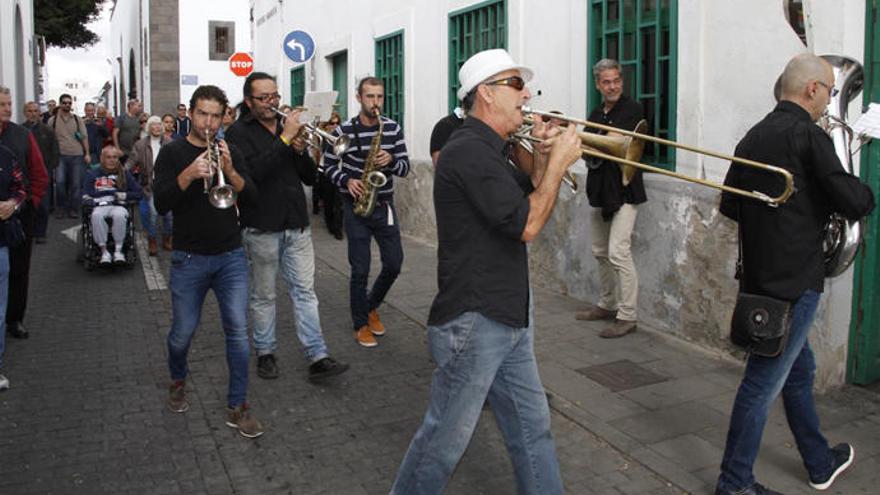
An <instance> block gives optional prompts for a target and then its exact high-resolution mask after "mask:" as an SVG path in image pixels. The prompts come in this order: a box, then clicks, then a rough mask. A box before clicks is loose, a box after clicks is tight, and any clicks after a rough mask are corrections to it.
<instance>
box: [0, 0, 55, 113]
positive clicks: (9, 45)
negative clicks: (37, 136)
mask: <svg viewBox="0 0 880 495" xmlns="http://www.w3.org/2000/svg"><path fill="white" fill-rule="evenodd" d="M44 60H45V44H44V43H43V41H42V38H39V37H37V36H34V6H33V0H6V1H3V2H0V84H2V85H3V86H6V87H8V88H9V89H10V90H11V91H12V120H13V121H14V122H19V121H21V120H22V117H23V115H22V109H23V107H24V103H25V102H26V101H30V100H37V97H38V96H39V95H40V94H41V91H40V85H41V84H42V79H43V61H44Z"/></svg>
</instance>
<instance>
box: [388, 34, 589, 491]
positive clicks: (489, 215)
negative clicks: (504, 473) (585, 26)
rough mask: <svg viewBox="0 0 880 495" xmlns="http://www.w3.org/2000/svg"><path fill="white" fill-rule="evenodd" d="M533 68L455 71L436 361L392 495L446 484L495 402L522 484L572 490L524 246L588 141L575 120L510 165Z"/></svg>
mask: <svg viewBox="0 0 880 495" xmlns="http://www.w3.org/2000/svg"><path fill="white" fill-rule="evenodd" d="M531 77H532V71H531V70H530V69H528V68H526V67H523V66H521V65H518V64H517V63H515V62H514V61H513V59H512V58H511V57H510V55H509V54H508V53H507V52H506V51H504V50H500V49H495V50H487V51H483V52H480V53H477V54H476V55H474V56H473V57H471V58H470V59H468V60H467V62H465V63H464V65H462V67H461V70H460V71H459V73H458V78H459V82H460V84H461V87H460V89H459V91H458V96H459V98H460V99H462V100H463V104H462V108H463V109H464V110H465V112H466V113H467V118H466V119H465V120H464V123H463V124H462V126H461V128H459V129H458V130H457V131H456V132H455V133H454V134H452V136H451V137H450V139H449V141H448V142H447V143H446V146H444V148H443V152H442V153H441V154H440V160H439V162H438V164H437V168H436V176H435V179H434V209H435V212H436V215H437V240H438V250H437V255H438V263H437V281H438V288H439V291H438V294H437V296H436V298H435V299H434V303H433V305H432V306H431V311H430V315H429V316H428V346H429V349H430V352H431V355H432V357H433V359H434V361H435V362H436V363H437V369H436V370H435V371H434V375H433V378H432V382H431V397H430V404H429V405H428V410H427V413H426V414H425V418H424V421H423V423H422V425H421V427H420V428H419V430H418V431H417V432H416V434H415V437H414V438H413V440H412V442H411V443H410V446H409V450H408V451H407V453H406V456H405V457H404V459H403V462H402V463H401V466H400V470H399V472H398V474H397V479H396V480H395V482H394V486H393V487H392V489H391V493H393V494H439V493H441V492H442V491H443V489H444V487H445V486H446V484H447V482H448V481H449V477H450V476H451V475H452V472H453V471H454V469H455V466H456V464H457V463H458V461H459V459H460V458H461V456H462V454H463V453H464V451H465V449H466V448H467V445H468V443H469V442H470V438H471V436H472V435H473V432H474V428H475V427H476V425H477V421H478V420H479V417H480V412H481V410H482V407H483V403H484V402H485V401H486V400H488V401H489V403H490V404H491V406H492V412H493V413H494V414H495V418H496V422H497V423H498V426H499V428H500V429H501V431H502V433H503V435H504V439H505V442H506V443H507V447H508V452H510V456H511V460H512V462H513V466H514V470H515V474H516V484H517V489H518V492H519V493H520V494H542V495H555V494H561V493H563V492H564V489H563V486H562V478H561V476H560V473H559V461H558V459H557V456H556V446H555V441H554V439H553V434H552V433H551V431H550V409H549V407H548V404H547V397H546V395H545V394H544V387H543V385H542V384H541V380H540V377H539V376H538V368H537V364H536V362H535V353H534V347H533V345H534V344H533V328H534V318H533V317H534V314H533V310H534V303H533V301H532V298H531V293H530V292H531V291H530V290H529V276H528V273H529V266H528V252H527V249H526V243H527V242H529V241H531V240H533V239H534V238H535V237H536V236H537V235H538V234H539V233H540V232H541V229H543V227H544V225H545V224H546V222H547V220H548V219H549V218H550V214H551V213H552V211H553V207H554V206H555V204H556V198H557V196H558V194H559V185H560V182H561V181H562V176H563V174H564V173H565V171H566V170H567V169H568V167H569V166H571V164H573V163H574V162H575V161H577V160H578V158H580V156H581V149H580V139H579V138H578V137H577V135H576V134H575V129H574V126H571V127H570V129H567V130H566V131H565V132H564V133H559V131H558V130H555V131H554V132H556V133H557V135H556V137H554V138H552V139H550V140H549V141H548V142H546V143H544V144H542V145H539V146H536V153H535V154H534V156H533V159H532V160H531V161H530V164H529V167H528V169H529V172H530V173H529V174H528V175H526V173H525V172H524V171H522V170H520V169H516V168H513V167H511V166H510V165H508V161H507V160H508V154H509V152H510V146H509V145H508V139H509V138H510V136H511V135H512V134H513V133H514V132H515V131H516V130H517V129H518V128H519V127H520V125H522V121H523V115H522V106H523V105H524V104H525V103H526V102H527V101H528V100H529V98H530V97H531V93H530V92H529V90H528V89H527V88H526V87H525V83H526V81H528V80H529V79H531ZM534 134H535V137H538V138H542V139H547V138H548V137H549V135H550V131H549V130H548V127H547V125H546V124H544V123H538V124H536V126H535V130H534Z"/></svg>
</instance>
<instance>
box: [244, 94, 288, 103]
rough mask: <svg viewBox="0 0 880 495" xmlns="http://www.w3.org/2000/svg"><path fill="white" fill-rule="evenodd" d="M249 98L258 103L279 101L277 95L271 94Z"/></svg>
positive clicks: (279, 96) (278, 95) (279, 97)
mask: <svg viewBox="0 0 880 495" xmlns="http://www.w3.org/2000/svg"><path fill="white" fill-rule="evenodd" d="M251 98H253V99H255V100H257V101H259V102H260V103H266V102H267V101H272V100H280V99H281V95H280V94H278V93H272V94H270V95H260V96H257V95H252V96H251Z"/></svg>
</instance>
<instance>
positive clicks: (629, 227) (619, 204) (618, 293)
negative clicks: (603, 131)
mask: <svg viewBox="0 0 880 495" xmlns="http://www.w3.org/2000/svg"><path fill="white" fill-rule="evenodd" d="M593 78H594V80H595V83H596V89H598V90H599V92H600V93H602V106H601V107H599V108H596V109H595V110H593V112H592V113H591V114H590V116H589V118H588V119H587V120H589V121H590V122H598V123H600V124H605V125H610V126H614V127H617V128H620V129H625V130H628V131H631V130H633V129H635V127H636V125H637V124H638V123H639V121H641V120H642V107H641V105H639V104H638V103H637V102H635V101H633V100H631V99H629V98H627V97H626V96H625V95H624V94H623V76H622V73H621V70H620V64H619V63H618V62H617V61H615V60H611V59H602V60H600V61H599V62H597V63H596V65H594V66H593ZM586 129H587V130H588V131H591V132H592V131H593V129H591V128H589V127H587V128H586ZM588 168H589V170H588V172H587V198H588V199H589V202H590V206H592V207H593V208H592V210H591V212H590V237H591V241H592V251H593V256H595V257H596V261H597V262H598V264H599V282H600V286H599V291H600V294H599V301H598V302H597V303H596V305H595V306H594V307H593V308H592V309H591V310H589V311H581V312H578V313H577V315H575V317H576V318H577V319H578V320H588V321H589V320H614V323H613V324H612V325H610V326H609V327H607V328H605V329H603V330H602V331H601V332H600V333H599V336H600V337H604V338H617V337H623V336H624V335H626V334H628V333H631V332H634V331H635V330H636V321H637V320H638V316H637V311H638V292H639V278H638V274H637V273H636V265H635V262H633V257H632V250H631V249H630V247H631V240H632V232H633V227H634V226H635V223H636V215H637V214H638V210H637V207H636V205H638V204H641V203H644V202H645V201H646V197H645V186H644V184H643V183H642V173H641V172H640V171H638V170H635V174H634V175H633V176H632V178H631V179H630V180H627V179H626V178H625V176H624V175H623V173H622V171H621V167H620V165H618V164H617V163H615V162H612V161H605V160H598V159H597V160H591V161H588Z"/></svg>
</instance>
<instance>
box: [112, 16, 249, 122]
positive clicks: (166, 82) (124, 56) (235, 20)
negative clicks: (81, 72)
mask: <svg viewBox="0 0 880 495" xmlns="http://www.w3.org/2000/svg"><path fill="white" fill-rule="evenodd" d="M249 18H250V17H249V10H248V3H247V0H224V1H222V2H218V1H210V0H115V1H114V6H113V11H112V14H111V21H110V26H111V27H110V39H109V41H108V45H109V46H110V53H109V54H108V58H107V60H108V63H110V64H111V65H112V67H113V81H111V84H112V86H113V89H112V90H111V92H110V95H111V101H113V102H115V104H111V106H114V113H117V114H118V113H119V112H120V111H124V108H125V104H124V103H125V101H126V100H127V99H129V98H132V97H137V98H140V99H141V100H142V101H143V102H144V108H145V110H146V111H148V112H151V113H158V114H161V113H166V112H170V113H174V112H175V109H176V107H177V104H178V103H181V102H182V103H186V104H187V105H188V104H189V98H190V96H192V93H193V91H195V89H196V87H198V86H199V85H203V84H213V85H216V86H218V87H220V88H221V89H223V90H224V91H226V93H227V95H228V96H229V98H230V101H233V102H235V101H237V100H236V97H237V96H238V95H240V94H241V87H242V82H243V78H241V77H238V76H236V75H234V74H233V73H232V72H231V71H230V70H229V64H228V62H227V60H228V58H229V56H230V55H232V54H233V53H235V52H250V42H251V35H250V22H249Z"/></svg>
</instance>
